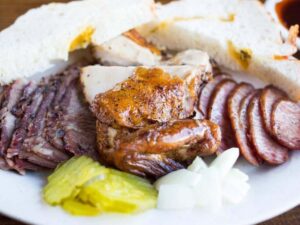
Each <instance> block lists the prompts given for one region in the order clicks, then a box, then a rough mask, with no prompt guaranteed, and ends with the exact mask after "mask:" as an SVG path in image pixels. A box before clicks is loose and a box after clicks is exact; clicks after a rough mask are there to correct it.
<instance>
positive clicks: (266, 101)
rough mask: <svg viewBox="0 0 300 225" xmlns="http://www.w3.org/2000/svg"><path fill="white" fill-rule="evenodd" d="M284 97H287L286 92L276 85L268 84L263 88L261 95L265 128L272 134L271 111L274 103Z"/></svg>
mask: <svg viewBox="0 0 300 225" xmlns="http://www.w3.org/2000/svg"><path fill="white" fill-rule="evenodd" d="M282 98H286V94H285V93H284V92H283V91H281V90H279V89H278V88H276V87H273V86H268V87H266V88H264V89H263V91H262V93H261V96H260V108H261V114H262V117H263V123H264V126H265V129H266V130H267V131H268V132H269V134H271V135H273V134H272V126H271V113H272V107H273V106H274V104H275V103H276V102H277V101H279V100H280V99H282Z"/></svg>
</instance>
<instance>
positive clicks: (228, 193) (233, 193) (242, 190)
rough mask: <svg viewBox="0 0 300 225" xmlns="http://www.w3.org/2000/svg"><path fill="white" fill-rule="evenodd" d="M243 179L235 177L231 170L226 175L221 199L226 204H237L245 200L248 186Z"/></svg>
mask: <svg viewBox="0 0 300 225" xmlns="http://www.w3.org/2000/svg"><path fill="white" fill-rule="evenodd" d="M241 173H242V172H241ZM244 178H245V177H242V176H240V175H238V176H237V175H236V172H235V171H233V170H231V171H230V172H229V173H228V175H227V176H226V177H225V179H224V182H223V198H224V200H225V201H226V202H229V203H233V204H238V203H240V202H241V201H242V200H243V199H244V198H245V196H246V195H247V193H248V191H249V189H250V186H249V184H248V183H247V182H246V181H245V179H244Z"/></svg>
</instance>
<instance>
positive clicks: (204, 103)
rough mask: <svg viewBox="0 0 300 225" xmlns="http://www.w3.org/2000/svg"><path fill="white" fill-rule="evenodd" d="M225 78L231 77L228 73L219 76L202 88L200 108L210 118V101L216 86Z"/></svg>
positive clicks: (204, 115)
mask: <svg viewBox="0 0 300 225" xmlns="http://www.w3.org/2000/svg"><path fill="white" fill-rule="evenodd" d="M225 79H229V76H227V75H220V76H217V77H215V78H214V79H213V80H212V81H210V82H208V83H207V84H206V85H205V86H204V87H203V89H202V90H201V92H200V95H199V103H198V109H199V111H200V113H201V114H202V115H203V117H204V118H208V106H209V101H210V98H211V96H212V94H213V92H214V90H215V88H216V86H217V85H218V84H219V83H220V82H221V81H223V80H225Z"/></svg>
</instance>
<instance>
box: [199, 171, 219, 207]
mask: <svg viewBox="0 0 300 225" xmlns="http://www.w3.org/2000/svg"><path fill="white" fill-rule="evenodd" d="M194 190H195V195H196V196H195V198H196V204H197V206H200V207H205V208H208V209H209V210H212V211H214V212H215V211H218V210H219V209H220V208H221V207H222V186H221V180H220V176H219V171H218V170H217V169H216V168H214V167H212V168H209V169H207V170H206V171H205V173H203V176H202V179H201V181H200V183H199V184H198V185H197V187H195V188H194Z"/></svg>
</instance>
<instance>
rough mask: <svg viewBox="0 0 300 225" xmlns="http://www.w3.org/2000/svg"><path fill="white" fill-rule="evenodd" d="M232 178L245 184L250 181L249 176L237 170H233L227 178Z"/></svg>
mask: <svg viewBox="0 0 300 225" xmlns="http://www.w3.org/2000/svg"><path fill="white" fill-rule="evenodd" d="M231 176H234V177H236V178H238V179H239V180H241V181H244V182H247V181H248V180H249V176H248V175H247V174H245V173H244V172H242V171H241V170H239V169H237V168H232V169H231V170H230V171H229V173H228V174H227V176H226V177H231Z"/></svg>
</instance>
